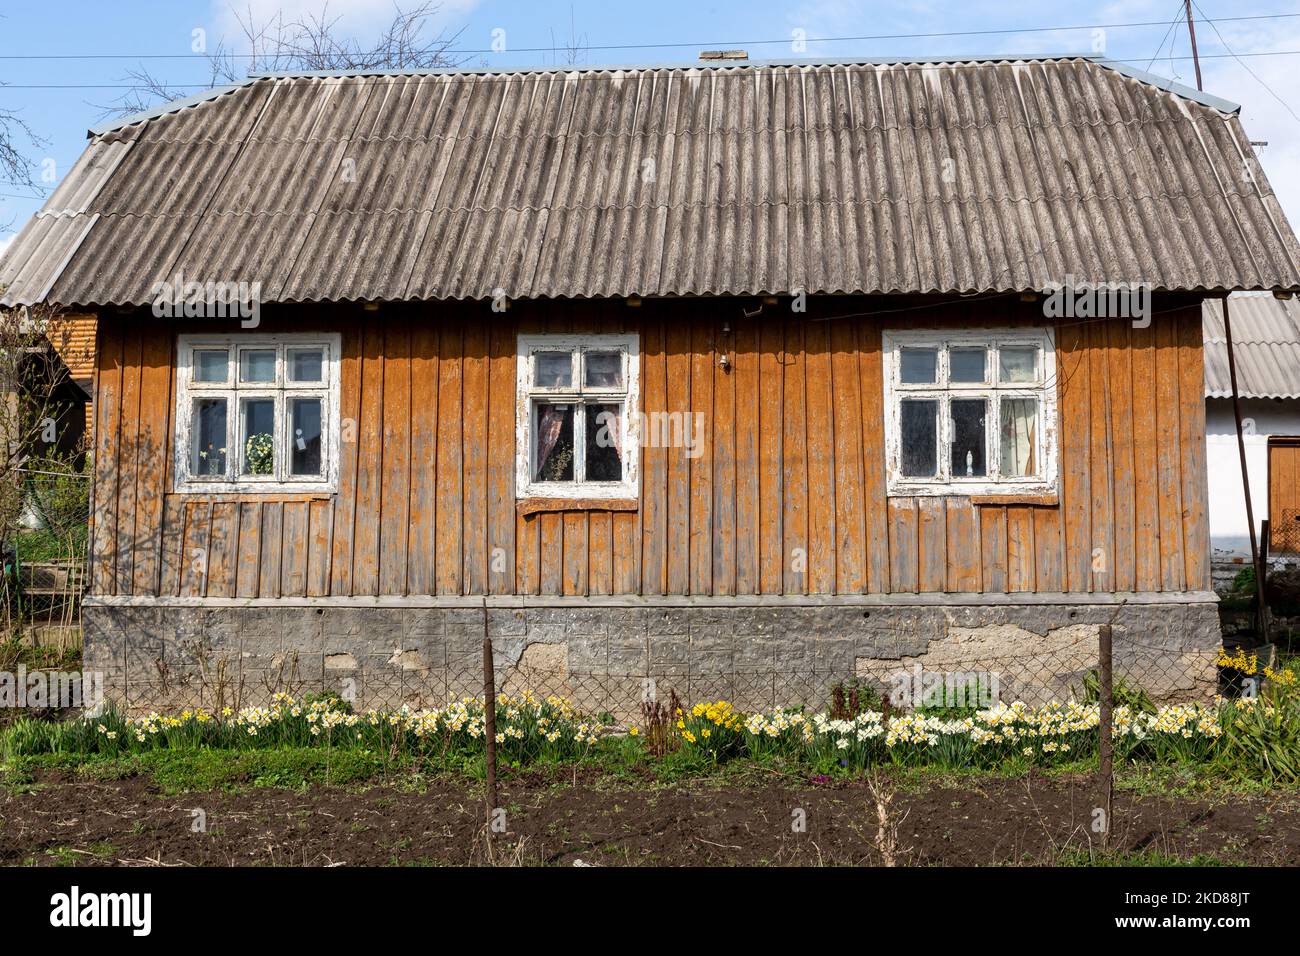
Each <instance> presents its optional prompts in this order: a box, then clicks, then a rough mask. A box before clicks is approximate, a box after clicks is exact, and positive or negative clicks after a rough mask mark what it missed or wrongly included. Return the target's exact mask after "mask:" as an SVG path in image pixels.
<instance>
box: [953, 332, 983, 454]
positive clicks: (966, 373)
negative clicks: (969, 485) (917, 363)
mask: <svg viewBox="0 0 1300 956" xmlns="http://www.w3.org/2000/svg"><path fill="white" fill-rule="evenodd" d="M985 355H987V351H986V350H985V349H953V350H952V351H950V352H949V353H948V380H949V381H950V382H984V381H987V379H986V378H985V377H984V367H985V361H984V358H985ZM954 474H955V472H954Z"/></svg>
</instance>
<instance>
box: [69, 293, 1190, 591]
mask: <svg viewBox="0 0 1300 956" xmlns="http://www.w3.org/2000/svg"><path fill="white" fill-rule="evenodd" d="M742 305H743V306H744V307H746V308H748V309H749V310H750V311H751V312H752V311H753V309H754V305H755V304H754V303H752V302H746V303H739V302H735V301H728V300H716V301H712V300H683V301H676V302H647V303H645V304H644V305H643V306H642V307H641V308H629V307H628V306H626V305H625V304H624V303H623V302H622V301H617V302H607V303H599V302H597V303H593V302H584V303H559V302H554V303H520V304H516V305H515V306H514V307H512V309H511V311H510V312H508V313H506V314H504V315H502V314H496V313H492V312H490V311H489V310H488V309H487V307H486V306H485V305H472V304H429V305H412V306H403V307H398V306H386V307H385V308H383V309H382V310H380V311H379V312H376V313H371V312H362V311H361V310H360V309H359V308H358V307H352V306H347V307H345V306H328V307H324V306H318V307H310V308H308V307H303V308H301V309H298V310H295V311H293V312H290V313H289V314H288V315H287V316H286V317H284V318H279V319H276V318H275V317H269V318H267V319H266V320H264V322H263V326H262V328H261V329H259V331H270V332H274V331H306V330H313V331H334V330H338V331H341V332H342V333H343V355H342V359H341V361H342V367H341V370H340V373H341V374H340V378H341V383H342V385H341V389H342V394H341V416H342V418H343V425H344V431H345V435H344V437H345V439H346V438H347V437H348V435H349V434H350V435H352V436H354V437H355V441H351V442H348V441H346V440H345V442H344V444H343V446H342V449H341V457H340V479H339V487H338V491H337V493H335V494H332V495H323V496H319V495H318V496H303V495H284V496H276V495H256V496H254V495H242V496H219V495H218V496H213V495H206V496H204V495H192V494H175V493H172V492H171V491H170V485H171V474H170V471H171V469H170V460H171V452H170V440H171V439H170V436H171V435H172V434H173V432H174V426H175V423H174V421H173V420H172V419H173V417H174V413H173V409H174V404H175V396H174V389H175V375H174V369H173V368H172V362H173V356H174V354H175V337H176V335H177V334H178V332H182V331H186V330H187V329H186V328H183V327H181V326H180V325H178V324H177V323H169V324H165V325H164V324H161V323H158V322H156V321H152V320H148V319H146V318H143V317H111V318H106V319H104V320H103V321H101V322H100V327H99V346H98V350H97V359H98V374H97V376H96V380H97V387H98V394H97V400H96V419H97V421H96V435H97V442H96V461H95V463H96V471H97V475H96V489H95V505H94V538H93V546H92V559H93V570H92V587H93V593H95V594H98V595H114V594H121V595H189V596H205V595H206V596H210V597H217V596H223V597H262V598H275V597H280V596H293V595H296V596H326V595H338V596H373V595H434V594H437V595H464V594H483V593H491V594H510V593H520V594H546V595H561V594H563V595H574V596H584V595H601V594H628V593H640V594H646V595H656V594H695V595H755V594H805V593H822V594H831V593H840V594H855V593H901V592H981V591H982V592H990V593H1003V592H1024V591H1039V592H1060V591H1076V592H1088V591H1100V592H1108V591H1130V590H1138V591H1162V590H1163V591H1182V590H1201V589H1207V588H1208V587H1209V566H1208V530H1207V524H1206V520H1205V511H1206V482H1205V467H1206V463H1205V453H1204V445H1203V436H1204V428H1205V424H1204V403H1203V401H1202V400H1201V391H1200V389H1201V384H1200V383H1201V380H1202V356H1201V340H1200V328H1201V318H1200V307H1199V303H1197V302H1194V301H1192V300H1190V299H1187V300H1182V302H1181V303H1176V304H1175V306H1174V307H1173V308H1169V307H1167V306H1166V308H1165V310H1164V311H1162V312H1160V314H1158V315H1157V316H1156V317H1155V319H1154V322H1153V324H1152V326H1151V327H1150V328H1145V329H1142V328H1133V327H1131V323H1129V322H1127V321H1114V322H1098V321H1091V322H1084V321H1079V322H1074V323H1071V322H1065V321H1063V322H1061V323H1060V324H1059V325H1057V327H1056V343H1057V353H1058V354H1057V358H1058V361H1057V366H1058V383H1057V387H1058V394H1059V416H1060V420H1059V428H1060V442H1059V445H1060V455H1061V461H1060V483H1059V496H1058V499H1057V500H1056V501H1055V502H1054V503H1044V502H1043V501H1042V500H1041V499H1040V500H1036V501H1019V500H1014V499H1013V500H1005V501H1004V500H1000V499H999V500H997V501H995V502H993V503H988V504H980V503H975V502H972V500H971V499H970V498H968V497H964V496H950V497H939V498H907V497H892V498H887V497H886V494H885V474H884V464H883V458H884V440H883V414H884V412H883V398H882V369H881V355H880V342H881V335H880V333H881V330H882V329H887V328H900V327H908V328H915V327H917V326H920V325H928V326H941V325H949V324H951V325H958V326H961V327H967V328H970V327H977V326H982V325H983V326H1002V327H1005V326H1007V325H1009V324H1010V325H1014V324H1017V323H1024V324H1032V325H1038V326H1041V325H1044V324H1047V323H1045V322H1044V320H1043V319H1042V318H1041V315H1040V313H1039V309H1038V306H1036V305H1034V304H1030V303H1021V302H1019V301H1015V300H1007V299H1002V300H999V301H996V302H992V301H984V302H962V303H959V304H955V305H947V306H944V307H942V308H936V309H934V310H933V311H926V310H924V309H920V310H918V309H915V308H914V307H911V308H908V310H907V311H904V312H899V311H897V310H884V311H882V314H879V315H875V314H873V310H880V306H879V303H872V302H869V301H867V300H861V299H844V300H834V301H829V300H828V301H821V302H814V303H810V312H809V313H808V314H806V315H803V314H790V313H789V312H787V311H785V310H784V309H783V308H778V307H772V306H769V307H767V309H766V310H765V311H764V312H763V313H762V314H761V315H759V316H756V317H748V318H747V317H746V316H745V315H744V314H743V311H742ZM844 316H847V317H844ZM724 324H725V326H726V327H728V328H729V329H730V331H729V332H724ZM209 329H210V326H209ZM521 331H527V332H542V331H554V332H582V331H592V332H619V331H629V332H637V333H639V335H640V338H641V394H642V408H643V410H644V411H645V412H647V413H654V412H656V411H676V412H683V411H685V412H690V413H693V414H695V413H698V414H699V415H700V416H701V418H700V421H701V424H702V439H703V441H702V445H701V446H700V447H697V448H695V449H687V448H681V447H678V448H662V447H654V448H644V449H643V450H642V465H641V468H642V489H641V500H640V502H639V508H638V509H637V510H635V511H616V512H610V511H600V510H594V511H588V510H574V511H565V512H550V513H538V514H529V515H519V514H517V513H516V507H515V498H514V442H515V408H514V402H515V336H516V334H517V333H518V332H521ZM724 354H725V355H726V356H727V358H728V360H729V363H730V369H729V370H728V369H724V368H722V367H721V366H720V365H719V359H720V357H721V356H723V355H724ZM349 423H351V424H349Z"/></svg>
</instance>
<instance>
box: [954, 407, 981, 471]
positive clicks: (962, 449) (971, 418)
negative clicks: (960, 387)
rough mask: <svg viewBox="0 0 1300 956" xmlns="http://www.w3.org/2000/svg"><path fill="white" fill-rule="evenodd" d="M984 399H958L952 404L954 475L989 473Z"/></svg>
mask: <svg viewBox="0 0 1300 956" xmlns="http://www.w3.org/2000/svg"><path fill="white" fill-rule="evenodd" d="M987 407H988V406H987V403H986V402H985V400H984V399H982V398H955V399H953V401H952V476H953V477H954V478H974V477H983V476H984V475H986V474H988V467H987V465H986V464H985V461H984V455H985V451H984V450H985V448H987V447H988V441H987V439H986V437H985V426H984V419H985V410H986V408H987Z"/></svg>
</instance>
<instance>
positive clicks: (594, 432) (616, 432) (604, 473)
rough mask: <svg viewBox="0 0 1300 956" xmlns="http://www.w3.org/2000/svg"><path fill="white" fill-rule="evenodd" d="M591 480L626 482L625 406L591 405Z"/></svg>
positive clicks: (589, 479) (589, 438)
mask: <svg viewBox="0 0 1300 956" xmlns="http://www.w3.org/2000/svg"><path fill="white" fill-rule="evenodd" d="M585 411H586V414H587V423H586V424H587V481H622V480H623V420H622V415H621V411H622V406H621V405H588V406H587V407H586V409H585Z"/></svg>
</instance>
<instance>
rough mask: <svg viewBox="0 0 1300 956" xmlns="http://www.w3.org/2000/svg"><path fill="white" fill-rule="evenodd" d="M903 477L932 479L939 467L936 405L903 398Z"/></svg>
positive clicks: (937, 404) (901, 422)
mask: <svg viewBox="0 0 1300 956" xmlns="http://www.w3.org/2000/svg"><path fill="white" fill-rule="evenodd" d="M899 425H900V428H901V431H902V435H901V438H902V456H901V457H902V464H903V475H904V476H905V477H907V478H933V477H934V475H935V471H936V470H937V466H938V464H939V454H938V440H939V403H938V402H936V401H935V400H934V399H905V400H904V401H902V402H900V403H899Z"/></svg>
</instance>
